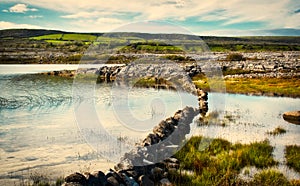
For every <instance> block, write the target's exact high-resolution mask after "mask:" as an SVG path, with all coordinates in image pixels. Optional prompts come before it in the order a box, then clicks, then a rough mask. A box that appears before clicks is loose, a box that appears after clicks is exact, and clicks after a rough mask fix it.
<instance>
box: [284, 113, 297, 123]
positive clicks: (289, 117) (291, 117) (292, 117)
mask: <svg viewBox="0 0 300 186" xmlns="http://www.w3.org/2000/svg"><path fill="white" fill-rule="evenodd" d="M283 119H284V120H286V121H288V122H290V123H294V124H298V125H300V111H289V112H285V113H283Z"/></svg>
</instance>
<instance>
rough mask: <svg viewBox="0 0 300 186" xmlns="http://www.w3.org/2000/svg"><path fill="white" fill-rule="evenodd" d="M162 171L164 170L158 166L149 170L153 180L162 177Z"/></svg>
mask: <svg viewBox="0 0 300 186" xmlns="http://www.w3.org/2000/svg"><path fill="white" fill-rule="evenodd" d="M163 172H164V171H163V170H162V169H161V168H159V167H154V168H153V169H152V170H151V174H152V177H153V178H154V180H160V179H161V178H162V175H163Z"/></svg>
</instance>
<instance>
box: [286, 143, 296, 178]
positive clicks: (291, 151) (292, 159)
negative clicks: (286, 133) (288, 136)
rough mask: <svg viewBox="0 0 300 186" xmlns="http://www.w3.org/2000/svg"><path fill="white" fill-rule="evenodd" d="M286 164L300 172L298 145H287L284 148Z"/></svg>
mask: <svg viewBox="0 0 300 186" xmlns="http://www.w3.org/2000/svg"><path fill="white" fill-rule="evenodd" d="M285 158H286V161H287V163H286V164H287V165H288V166H289V167H291V168H293V169H295V170H296V171H298V172H299V173H300V146H297V145H289V146H286V148H285Z"/></svg>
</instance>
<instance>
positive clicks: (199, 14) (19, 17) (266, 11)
mask: <svg viewBox="0 0 300 186" xmlns="http://www.w3.org/2000/svg"><path fill="white" fill-rule="evenodd" d="M299 20H300V0H206V1H204V0H155V1H149V0H88V1H80V0H50V1H49V0H18V1H15V0H1V1H0V29H9V28H36V29H40V28H41V29H51V30H62V31H75V32H111V31H114V30H118V31H122V29H120V28H123V29H124V30H126V31H137V32H144V31H145V32H155V30H159V31H160V32H165V33H169V32H172V33H173V32H175V33H176V32H180V33H181V31H182V30H187V31H188V32H191V33H193V34H196V35H214V36H247V35H300V21H299ZM141 21H142V22H151V21H158V22H159V23H160V24H158V25H159V26H158V27H159V28H157V29H148V28H146V27H144V26H138V25H139V24H138V23H139V22H141ZM128 25H131V26H128ZM132 25H134V26H132ZM156 26H157V25H156ZM141 27H143V29H142V30H139V29H140V28H141ZM128 28H131V29H128ZM174 28H175V29H174ZM176 28H178V29H176Z"/></svg>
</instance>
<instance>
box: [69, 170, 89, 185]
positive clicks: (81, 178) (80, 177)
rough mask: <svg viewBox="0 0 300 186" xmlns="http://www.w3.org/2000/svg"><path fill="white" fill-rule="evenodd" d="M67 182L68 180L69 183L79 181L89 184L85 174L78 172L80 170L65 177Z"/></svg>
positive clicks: (81, 183)
mask: <svg viewBox="0 0 300 186" xmlns="http://www.w3.org/2000/svg"><path fill="white" fill-rule="evenodd" d="M65 182H67V183H78V184H80V185H86V184H87V180H86V178H85V176H84V175H82V174H80V173H78V172H76V173H74V174H71V175H69V176H67V177H65Z"/></svg>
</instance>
